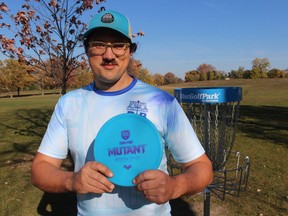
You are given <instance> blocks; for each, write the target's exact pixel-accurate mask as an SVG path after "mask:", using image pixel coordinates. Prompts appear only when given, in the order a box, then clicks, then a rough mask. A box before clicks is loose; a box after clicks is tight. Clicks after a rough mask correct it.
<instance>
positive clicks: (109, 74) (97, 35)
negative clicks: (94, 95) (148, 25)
mask: <svg viewBox="0 0 288 216" xmlns="http://www.w3.org/2000/svg"><path fill="white" fill-rule="evenodd" d="M88 42H93V43H94V42H104V44H105V43H107V44H108V45H111V44H113V43H127V49H125V52H123V53H124V54H123V55H116V54H117V53H116V54H115V53H114V52H113V50H112V48H111V47H110V46H107V47H106V51H105V52H104V53H103V54H95V53H94V54H93V53H92V52H91V47H90V48H89V47H88V49H87V51H86V54H87V56H88V61H89V64H90V67H91V70H92V72H93V74H94V78H95V82H96V85H97V82H101V83H106V84H113V83H116V82H118V81H119V80H120V79H121V78H123V77H125V76H126V75H127V67H128V64H129V60H130V55H131V53H130V48H129V45H128V43H129V40H128V39H127V38H126V37H124V36H123V35H122V34H120V33H118V32H116V31H113V30H110V29H104V28H103V29H101V30H98V31H96V32H93V33H92V35H91V36H90V37H89V40H88ZM90 44H91V43H90ZM123 75H124V76H123Z"/></svg>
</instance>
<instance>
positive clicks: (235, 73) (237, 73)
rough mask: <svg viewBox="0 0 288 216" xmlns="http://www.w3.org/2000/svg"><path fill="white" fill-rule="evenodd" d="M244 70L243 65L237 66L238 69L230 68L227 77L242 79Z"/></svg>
mask: <svg viewBox="0 0 288 216" xmlns="http://www.w3.org/2000/svg"><path fill="white" fill-rule="evenodd" d="M244 72H245V68H244V67H239V68H238V70H232V71H231V72H230V73H229V78H231V79H242V78H244V77H243V76H244Z"/></svg>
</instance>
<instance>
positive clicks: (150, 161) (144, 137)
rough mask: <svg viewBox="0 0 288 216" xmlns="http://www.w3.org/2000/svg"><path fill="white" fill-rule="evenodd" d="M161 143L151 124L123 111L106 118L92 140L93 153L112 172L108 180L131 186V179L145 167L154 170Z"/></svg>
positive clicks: (156, 131) (158, 164)
mask: <svg viewBox="0 0 288 216" xmlns="http://www.w3.org/2000/svg"><path fill="white" fill-rule="evenodd" d="M162 154H163V147H162V142H161V138H160V135H159V132H158V130H157V128H156V127H155V125H154V124H153V123H152V122H151V121H149V120H148V119H146V118H145V117H142V116H140V115H136V114H132V113H126V114H120V115H117V116H114V117H112V118H111V119H109V120H108V121H107V122H106V123H105V124H104V125H103V126H102V127H101V128H100V130H99V132H98V134H97V136H96V138H95V141H94V157H95V160H96V161H98V162H101V163H103V164H104V165H106V166H107V167H108V168H109V169H110V170H111V171H112V172H113V177H112V178H110V181H111V182H113V183H114V184H117V185H120V186H134V184H133V182H132V181H133V179H134V178H135V177H136V176H137V175H138V174H140V173H141V172H143V171H145V170H157V169H158V167H159V166H160V163H161V160H162Z"/></svg>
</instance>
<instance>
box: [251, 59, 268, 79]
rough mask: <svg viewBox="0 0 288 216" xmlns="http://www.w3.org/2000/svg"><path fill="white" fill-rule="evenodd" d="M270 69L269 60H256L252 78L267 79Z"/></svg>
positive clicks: (253, 63)
mask: <svg viewBox="0 0 288 216" xmlns="http://www.w3.org/2000/svg"><path fill="white" fill-rule="evenodd" d="M269 67H270V62H269V59H268V58H256V59H254V60H253V61H252V70H251V78H252V79H257V78H267V72H268V70H269Z"/></svg>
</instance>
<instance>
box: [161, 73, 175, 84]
mask: <svg viewBox="0 0 288 216" xmlns="http://www.w3.org/2000/svg"><path fill="white" fill-rule="evenodd" d="M177 81H178V79H177V77H176V76H175V74H174V73H172V72H168V73H166V74H165V75H164V84H165V85H169V84H173V83H177Z"/></svg>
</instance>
